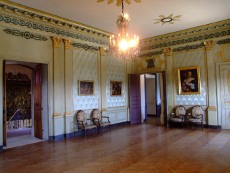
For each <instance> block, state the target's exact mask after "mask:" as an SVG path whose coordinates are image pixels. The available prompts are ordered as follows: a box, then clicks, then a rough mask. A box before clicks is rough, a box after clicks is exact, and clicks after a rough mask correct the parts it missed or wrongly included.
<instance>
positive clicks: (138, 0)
mask: <svg viewBox="0 0 230 173" xmlns="http://www.w3.org/2000/svg"><path fill="white" fill-rule="evenodd" d="M103 1H106V0H97V2H103ZM122 1H123V0H108V2H107V4H112V3H114V2H117V3H116V4H117V6H120V5H121V4H122ZM131 1H132V0H124V2H126V3H127V4H131ZM133 1H134V2H137V3H140V2H141V0H133Z"/></svg>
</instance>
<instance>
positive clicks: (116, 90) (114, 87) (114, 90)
mask: <svg viewBox="0 0 230 173" xmlns="http://www.w3.org/2000/svg"><path fill="white" fill-rule="evenodd" d="M110 93H111V96H121V95H122V81H110Z"/></svg>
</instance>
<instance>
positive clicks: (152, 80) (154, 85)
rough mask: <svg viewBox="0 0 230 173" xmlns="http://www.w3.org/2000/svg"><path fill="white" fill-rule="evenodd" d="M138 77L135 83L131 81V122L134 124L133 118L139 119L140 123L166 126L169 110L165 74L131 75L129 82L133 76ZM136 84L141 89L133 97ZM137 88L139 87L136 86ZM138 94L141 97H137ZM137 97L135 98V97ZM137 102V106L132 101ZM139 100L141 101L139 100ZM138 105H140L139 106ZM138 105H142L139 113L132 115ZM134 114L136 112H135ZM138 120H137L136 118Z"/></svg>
mask: <svg viewBox="0 0 230 173" xmlns="http://www.w3.org/2000/svg"><path fill="white" fill-rule="evenodd" d="M134 75H135V76H138V77H136V78H138V80H137V79H135V78H134V79H133V80H136V81H137V82H135V81H132V82H131V81H129V89H130V91H129V93H130V97H129V98H130V116H131V118H130V120H131V124H132V120H133V118H132V116H134V117H139V118H140V121H138V122H139V123H142V122H147V123H148V122H151V121H152V122H153V123H154V124H156V125H162V124H164V125H165V126H166V123H165V122H167V110H165V108H166V106H165V105H166V104H167V103H166V84H165V81H166V80H165V72H159V73H148V74H147V73H146V74H141V75H138V74H130V75H129V80H130V79H131V76H134ZM134 83H139V84H138V85H139V87H140V89H139V90H137V89H136V92H134V93H135V95H133V94H132V93H133V92H131V91H132V90H133V89H134V85H133V84H134ZM135 88H137V86H136V85H135ZM137 93H140V96H138V97H137ZM134 96H135V97H134ZM134 98H135V99H136V100H135V104H133V102H132V99H133V100H134ZM137 98H139V99H137ZM137 103H138V104H137ZM136 105H140V109H135V110H138V112H136V111H135V114H134V113H132V111H131V110H134V109H133V108H136V107H137V106H136ZM133 112H134V111H133ZM136 119H137V118H136Z"/></svg>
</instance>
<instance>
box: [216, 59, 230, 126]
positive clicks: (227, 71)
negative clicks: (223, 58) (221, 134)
mask: <svg viewBox="0 0 230 173" xmlns="http://www.w3.org/2000/svg"><path fill="white" fill-rule="evenodd" d="M218 80H219V81H218ZM217 86H218V116H219V118H220V119H219V123H221V127H222V129H230V64H227V63H226V64H221V65H220V66H219V75H218V77H217Z"/></svg>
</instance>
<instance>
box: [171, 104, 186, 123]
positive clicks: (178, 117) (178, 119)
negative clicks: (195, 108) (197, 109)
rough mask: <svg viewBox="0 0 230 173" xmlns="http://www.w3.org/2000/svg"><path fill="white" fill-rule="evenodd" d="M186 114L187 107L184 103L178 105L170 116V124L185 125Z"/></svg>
mask: <svg viewBox="0 0 230 173" xmlns="http://www.w3.org/2000/svg"><path fill="white" fill-rule="evenodd" d="M185 116H186V109H185V107H184V106H182V105H179V106H177V107H176V108H174V111H173V112H172V113H171V114H170V116H169V118H168V124H169V126H171V125H172V124H181V126H182V127H184V122H185Z"/></svg>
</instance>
